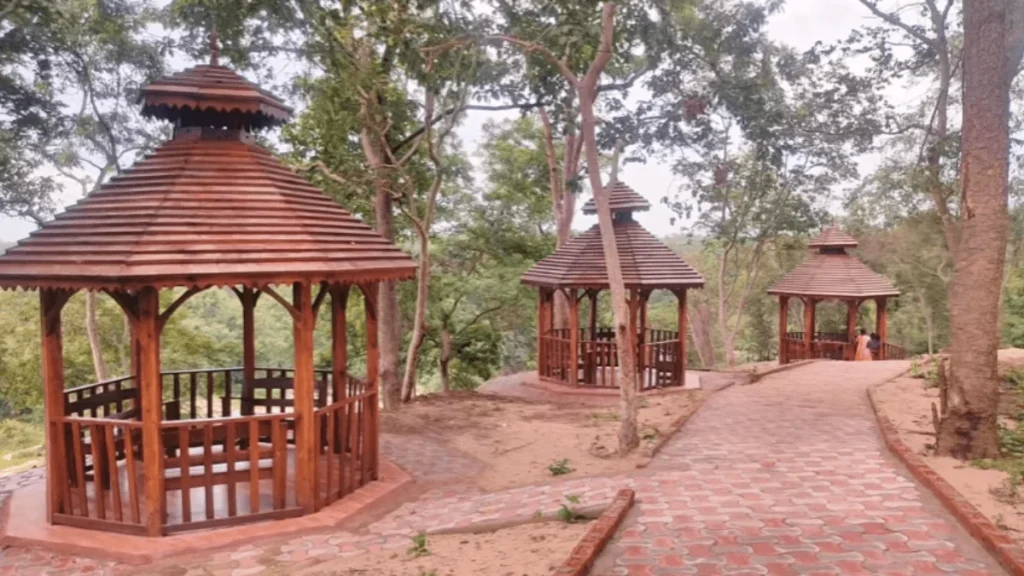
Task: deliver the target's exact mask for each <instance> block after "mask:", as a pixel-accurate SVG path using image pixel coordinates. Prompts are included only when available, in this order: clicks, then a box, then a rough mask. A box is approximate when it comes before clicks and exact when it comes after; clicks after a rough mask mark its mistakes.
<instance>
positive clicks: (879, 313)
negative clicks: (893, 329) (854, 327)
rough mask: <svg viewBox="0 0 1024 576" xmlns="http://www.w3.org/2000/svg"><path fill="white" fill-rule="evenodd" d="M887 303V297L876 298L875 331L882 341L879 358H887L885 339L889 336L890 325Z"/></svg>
mask: <svg viewBox="0 0 1024 576" xmlns="http://www.w3.org/2000/svg"><path fill="white" fill-rule="evenodd" d="M885 304H886V299H885V298H875V332H877V333H878V340H879V342H880V343H881V346H880V347H879V348H878V359H879V360H886V357H885V341H886V338H888V327H887V326H886V324H887V322H886V321H887V320H888V318H886V316H887V313H886V310H885Z"/></svg>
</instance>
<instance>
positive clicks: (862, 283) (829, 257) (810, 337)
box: [768, 226, 905, 364]
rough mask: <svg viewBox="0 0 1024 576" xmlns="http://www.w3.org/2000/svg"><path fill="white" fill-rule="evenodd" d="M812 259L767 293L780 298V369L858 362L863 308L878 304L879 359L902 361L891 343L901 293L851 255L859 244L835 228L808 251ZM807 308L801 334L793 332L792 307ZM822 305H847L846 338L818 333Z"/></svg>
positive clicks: (901, 354) (901, 353)
mask: <svg viewBox="0 0 1024 576" xmlns="http://www.w3.org/2000/svg"><path fill="white" fill-rule="evenodd" d="M807 246H808V248H810V249H811V250H812V252H811V254H810V255H809V256H808V257H807V258H806V259H805V260H804V261H803V262H802V263H801V264H800V265H799V266H797V267H796V268H794V269H793V271H792V272H790V273H789V274H787V275H786V276H785V277H784V278H783V279H782V280H780V281H779V282H778V283H777V284H775V285H774V286H772V287H771V289H769V290H768V293H769V294H774V295H777V296H778V297H779V363H780V364H788V363H790V362H796V361H798V360H807V359H813V358H826V359H832V360H853V359H854V354H855V352H856V344H855V338H856V335H857V321H858V315H859V311H860V306H861V304H863V303H864V302H865V301H867V300H874V301H875V332H877V333H878V336H879V339H880V340H881V342H882V346H881V349H880V352H879V357H880V358H879V359H882V360H900V359H903V357H904V355H905V352H904V350H903V348H901V347H899V346H896V345H894V344H891V343H890V342H888V341H887V340H886V337H887V332H886V303H887V301H888V299H889V298H892V297H895V296H899V294H900V291H899V290H897V289H896V287H895V286H893V285H892V282H890V281H889V280H888V279H887V278H885V277H884V276H881V275H880V274H878V273H876V272H874V271H873V270H871V269H870V268H868V267H867V266H865V265H864V263H863V262H861V261H860V260H858V259H857V258H856V257H854V256H853V255H851V254H848V253H847V252H846V250H847V249H849V248H856V247H857V241H856V240H854V239H853V237H851V236H850V235H849V234H847V233H845V232H843V231H842V230H840V229H839V228H836V227H835V226H829V227H826V228H824V229H823V230H822V231H821V233H820V234H819V235H818V237H817V238H815V239H814V240H812V241H811V242H810V243H809V244H808V245H807ZM791 298H799V299H800V300H801V301H802V302H803V310H804V317H803V323H802V330H800V331H790V330H789V301H790V299H791ZM823 300H838V301H841V302H846V304H847V314H846V333H830V332H818V331H817V329H816V328H817V321H816V318H815V308H816V307H817V304H818V303H819V302H821V301H823Z"/></svg>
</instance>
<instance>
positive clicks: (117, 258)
mask: <svg viewBox="0 0 1024 576" xmlns="http://www.w3.org/2000/svg"><path fill="white" fill-rule="evenodd" d="M222 69H223V70H226V69H224V68H223V67H218V66H197V67H196V68H193V69H191V70H190V71H187V72H186V73H184V74H183V75H176V76H172V77H171V81H168V80H167V79H165V80H158V81H157V82H155V83H154V85H152V86H150V87H149V88H148V89H147V90H146V91H144V94H145V95H144V99H145V100H146V102H147V106H150V105H153V106H162V105H166V104H167V102H169V101H168V100H159V99H157V95H160V94H166V93H168V92H169V90H166V89H165V88H166V87H170V86H175V85H181V84H180V83H179V84H175V82H177V81H176V80H174V79H175V78H180V77H188V78H192V79H195V80H196V83H195V86H193V87H192V88H194V92H193V95H192V96H190V98H195V99H196V100H195V102H199V104H198V105H197V109H199V108H202V107H203V106H205V105H207V104H210V106H209V107H207V108H206V109H205V110H207V112H208V114H205V115H200V116H197V115H194V114H192V115H179V116H176V118H177V119H178V120H179V126H184V127H179V128H177V129H176V130H175V136H174V139H173V140H171V141H169V142H166V143H164V144H162V145H161V146H159V147H158V148H157V149H156V150H155V151H154V152H153V153H152V154H150V155H148V156H147V157H146V158H145V159H143V160H142V161H140V162H138V163H136V164H135V165H134V166H132V167H131V168H129V169H128V170H125V171H124V172H122V173H121V174H119V175H117V176H115V177H114V178H112V179H111V180H110V181H109V182H107V183H106V184H104V185H103V186H102V187H101V188H100V189H99V190H97V191H96V192H93V193H92V194H89V195H88V196H86V197H85V198H83V199H82V200H80V201H79V202H78V203H76V204H75V205H74V206H71V207H70V208H68V209H67V210H66V211H65V212H63V213H62V214H59V215H58V216H57V217H56V218H55V219H54V220H53V221H51V222H47V223H46V224H44V225H43V226H42V227H41V228H40V229H39V230H37V231H35V232H33V233H32V234H31V235H30V236H29V237H28V238H26V239H24V240H22V241H21V242H19V243H18V244H17V245H16V246H13V247H11V248H9V249H8V250H7V251H6V252H4V253H3V254H2V255H0V288H12V287H24V288H42V287H52V288H90V289H101V288H102V289H122V290H133V289H137V288H141V287H145V286H152V287H158V288H159V287H172V286H196V287H206V286H214V285H231V284H249V285H266V284H285V283H291V282H297V281H308V282H322V281H330V282H345V283H355V282H370V281H379V280H397V279H404V278H410V277H412V276H413V275H414V274H415V263H414V262H413V261H412V260H411V259H410V258H409V257H408V256H407V255H406V254H405V253H403V252H402V251H401V250H399V249H398V248H397V247H396V246H395V245H394V244H392V243H391V242H389V241H388V240H387V239H385V238H384V237H383V236H381V235H379V234H377V233H376V232H375V231H373V230H372V229H371V228H370V227H369V226H367V225H366V224H364V223H363V222H361V221H359V220H358V219H357V218H355V217H354V216H353V215H352V214H351V213H349V212H348V211H347V210H345V209H344V208H342V207H341V206H339V205H338V204H337V203H336V202H334V201H333V200H331V199H330V198H328V197H327V196H326V195H325V194H324V193H323V192H321V191H320V190H319V189H318V188H316V187H314V186H313V185H311V184H309V183H308V182H307V181H306V180H304V179H302V178H301V177H299V176H298V175H296V174H295V173H294V172H292V171H291V170H289V169H287V168H286V167H285V166H283V165H282V164H281V163H279V162H278V161H277V160H276V159H275V158H274V156H273V155H272V154H271V153H270V152H268V151H267V150H266V149H264V148H263V147H261V146H259V145H258V144H256V142H255V139H254V137H253V136H252V135H251V134H249V133H248V132H247V131H245V130H238V129H229V130H225V129H218V128H217V127H218V126H224V125H225V121H224V117H223V114H227V115H228V116H229V120H231V121H233V120H232V119H231V118H230V116H231V115H232V114H237V113H238V110H244V111H245V112H246V113H249V114H250V116H249V117H248V120H250V121H251V122H248V121H247V122H246V123H243V126H249V127H258V125H259V123H260V122H262V123H263V124H262V125H263V126H266V125H269V124H272V123H273V122H274V121H276V120H275V119H283V118H284V117H285V116H284V115H283V114H285V111H286V110H287V108H286V107H283V104H282V105H281V106H280V107H279V106H278V104H279V103H280V101H278V100H276V99H274V98H273V97H272V96H268V95H267V94H266V93H264V92H263V91H261V90H260V89H259V88H258V87H255V86H252V85H249V86H251V88H246V89H244V90H239V91H238V96H239V98H238V99H237V102H238V103H239V105H240V106H245V105H246V104H244V103H246V102H248V103H249V104H253V103H254V102H258V103H259V104H258V106H257V105H255V104H253V106H255V107H249V108H244V107H243V108H230V109H229V108H228V107H227V106H228V105H229V104H226V102H228V99H223V100H218V99H217V98H220V96H217V98H213V99H211V100H204V98H205V97H206V96H205V95H209V94H214V93H217V90H220V89H219V88H216V86H215V85H211V84H210V83H207V82H206V81H207V80H209V79H211V78H216V77H224V78H227V75H224V74H222V72H221V70H222ZM197 70H198V71H199V73H197V74H192V72H194V71H197ZM228 72H229V73H230V75H232V76H233V75H234V73H231V72H230V71H228ZM190 74H192V75H190ZM242 82H244V81H242ZM245 84H248V83H245ZM154 86H155V87H157V88H156V89H154ZM225 94H226V93H225ZM197 95H198V96H197ZM151 98H153V99H151ZM225 98H226V97H225ZM160 102H163V104H160ZM222 105H223V106H222ZM166 110H169V111H174V110H178V112H180V111H181V108H177V109H175V108H173V107H168V108H166ZM224 111H227V112H224ZM176 113H177V112H176ZM218 114H221V116H217V115H218ZM158 116H159V114H158ZM160 117H168V116H160ZM237 119H238V118H237V116H236V117H234V120H237ZM209 126H213V128H211V127H209Z"/></svg>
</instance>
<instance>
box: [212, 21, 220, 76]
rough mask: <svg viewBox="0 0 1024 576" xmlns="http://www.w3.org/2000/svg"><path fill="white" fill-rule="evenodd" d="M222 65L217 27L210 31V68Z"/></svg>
mask: <svg viewBox="0 0 1024 576" xmlns="http://www.w3.org/2000/svg"><path fill="white" fill-rule="evenodd" d="M219 65H220V44H219V43H218V42H217V27H216V26H214V27H213V29H212V30H210V66H219Z"/></svg>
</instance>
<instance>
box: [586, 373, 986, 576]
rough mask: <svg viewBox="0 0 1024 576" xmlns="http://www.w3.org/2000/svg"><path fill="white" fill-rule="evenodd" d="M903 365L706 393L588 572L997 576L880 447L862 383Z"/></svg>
mask: <svg viewBox="0 0 1024 576" xmlns="http://www.w3.org/2000/svg"><path fill="white" fill-rule="evenodd" d="M905 369H906V364H904V363H895V362H892V363H889V362H876V363H844V364H833V363H815V364H811V365H809V366H806V367H802V368H799V369H795V370H792V371H788V372H783V373H780V374H778V375H777V376H770V377H768V378H766V379H765V380H763V381H761V382H760V383H758V384H755V385H752V386H741V387H733V388H730V389H728V390H725V391H723V392H721V393H720V394H717V395H715V396H713V397H712V398H711V399H709V400H708V402H707V403H706V404H705V405H704V406H703V407H702V408H701V410H700V411H699V412H698V413H697V415H696V416H695V417H694V418H693V419H692V420H691V421H690V422H689V423H688V424H687V425H686V428H684V430H683V433H682V434H680V435H679V436H678V437H677V438H676V439H674V440H673V441H672V442H670V443H669V444H668V445H667V446H666V447H665V449H664V450H663V451H662V452H661V454H659V457H658V458H657V459H656V460H655V461H654V462H653V463H652V464H651V469H652V470H654V471H655V472H656V473H655V475H654V476H652V477H651V478H650V479H647V480H637V481H636V484H637V500H638V502H639V504H638V506H637V508H636V509H634V512H633V514H632V517H631V518H629V519H627V523H626V525H625V526H624V528H623V529H622V530H620V532H619V534H618V535H617V537H616V538H615V539H614V540H613V541H612V544H611V545H610V546H609V547H608V548H607V549H606V551H605V553H604V554H603V555H602V557H601V558H600V559H599V562H598V566H597V569H596V570H595V573H596V574H613V575H642V574H650V575H660V574H780V575H783V574H942V573H955V574H961V575H971V574H990V573H1000V572H999V571H998V569H996V568H994V567H993V564H992V562H991V560H990V559H989V558H988V557H987V556H986V555H985V554H983V553H982V552H980V550H979V549H978V547H977V545H976V544H975V543H974V542H973V541H971V540H969V539H967V538H966V537H964V536H963V534H962V532H961V531H960V529H959V528H958V527H957V526H955V525H954V524H953V520H952V519H951V518H950V517H949V516H948V515H947V514H945V512H944V511H943V510H941V508H940V507H939V506H938V504H937V503H935V502H934V501H933V500H932V498H931V496H930V495H928V494H926V493H924V492H923V490H922V489H921V488H920V487H919V486H918V485H917V484H916V483H914V482H913V480H911V479H910V476H909V474H908V473H907V472H906V471H905V470H903V469H902V468H901V467H900V466H899V465H898V464H897V463H896V461H895V460H894V459H893V458H891V457H890V456H888V455H887V454H886V453H885V448H884V446H883V445H882V443H881V439H880V438H879V436H878V432H877V429H876V424H875V420H874V417H873V415H872V414H871V411H870V410H871V409H870V407H869V405H868V402H867V398H866V393H865V390H866V388H867V387H868V386H870V385H872V384H877V383H881V382H885V381H887V380H889V379H891V378H893V377H894V376H896V375H898V374H899V373H900V372H902V371H903V370H905Z"/></svg>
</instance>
